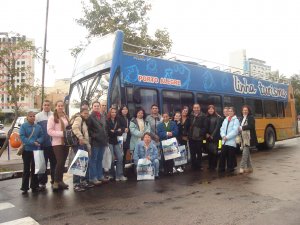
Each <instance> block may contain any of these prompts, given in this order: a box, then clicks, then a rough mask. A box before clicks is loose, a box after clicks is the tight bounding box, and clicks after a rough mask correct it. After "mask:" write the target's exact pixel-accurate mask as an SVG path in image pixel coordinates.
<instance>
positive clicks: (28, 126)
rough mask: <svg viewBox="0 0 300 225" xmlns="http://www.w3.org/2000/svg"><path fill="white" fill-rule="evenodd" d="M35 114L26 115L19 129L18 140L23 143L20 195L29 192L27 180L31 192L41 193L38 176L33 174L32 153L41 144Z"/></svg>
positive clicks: (41, 138) (39, 130) (40, 128)
mask: <svg viewBox="0 0 300 225" xmlns="http://www.w3.org/2000/svg"><path fill="white" fill-rule="evenodd" d="M34 121H35V113H34V112H31V111H30V112H28V113H27V122H25V123H23V124H22V126H21V127H20V138H21V140H22V143H23V152H22V159H23V164H24V165H23V168H24V169H23V177H22V187H21V190H22V191H23V192H22V194H27V192H28V190H29V178H30V177H31V179H30V188H31V190H32V192H38V191H41V188H40V187H39V181H38V175H37V174H34V173H35V163H34V154H33V151H34V150H37V149H38V148H40V145H41V143H42V142H43V130H42V127H41V126H40V125H39V124H35V123H34Z"/></svg>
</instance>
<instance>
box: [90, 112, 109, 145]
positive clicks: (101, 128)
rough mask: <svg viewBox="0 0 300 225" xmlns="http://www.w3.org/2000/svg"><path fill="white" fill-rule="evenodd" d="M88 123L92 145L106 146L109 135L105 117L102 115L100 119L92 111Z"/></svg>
mask: <svg viewBox="0 0 300 225" xmlns="http://www.w3.org/2000/svg"><path fill="white" fill-rule="evenodd" d="M87 125H88V130H89V135H90V137H91V146H92V147H93V146H96V147H99V146H100V147H103V146H106V145H107V143H108V136H107V127H106V121H105V117H104V116H102V115H101V118H100V120H99V119H98V118H97V116H96V114H95V113H94V112H92V113H91V115H90V116H89V118H88V120H87Z"/></svg>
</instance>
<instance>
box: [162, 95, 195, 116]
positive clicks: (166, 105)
mask: <svg viewBox="0 0 300 225" xmlns="http://www.w3.org/2000/svg"><path fill="white" fill-rule="evenodd" d="M162 96H163V109H162V112H167V113H169V114H170V116H174V114H175V112H176V111H181V109H182V107H183V106H188V107H189V108H190V109H191V108H192V105H193V104H194V96H193V93H191V92H179V91H163V92H162Z"/></svg>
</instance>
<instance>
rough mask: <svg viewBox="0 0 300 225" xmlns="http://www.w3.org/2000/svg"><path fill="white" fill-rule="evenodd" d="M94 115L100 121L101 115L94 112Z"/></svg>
mask: <svg viewBox="0 0 300 225" xmlns="http://www.w3.org/2000/svg"><path fill="white" fill-rule="evenodd" d="M94 113H95V116H96V117H97V119H98V120H100V119H101V114H100V112H94Z"/></svg>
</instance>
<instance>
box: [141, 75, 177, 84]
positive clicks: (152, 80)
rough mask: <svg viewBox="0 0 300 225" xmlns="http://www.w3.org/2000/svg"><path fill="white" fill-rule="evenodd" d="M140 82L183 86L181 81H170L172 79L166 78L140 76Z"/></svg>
mask: <svg viewBox="0 0 300 225" xmlns="http://www.w3.org/2000/svg"><path fill="white" fill-rule="evenodd" d="M138 81H139V82H144V83H151V84H164V85H173V86H181V80H177V79H170V78H165V77H162V78H158V77H155V76H145V75H138Z"/></svg>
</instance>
